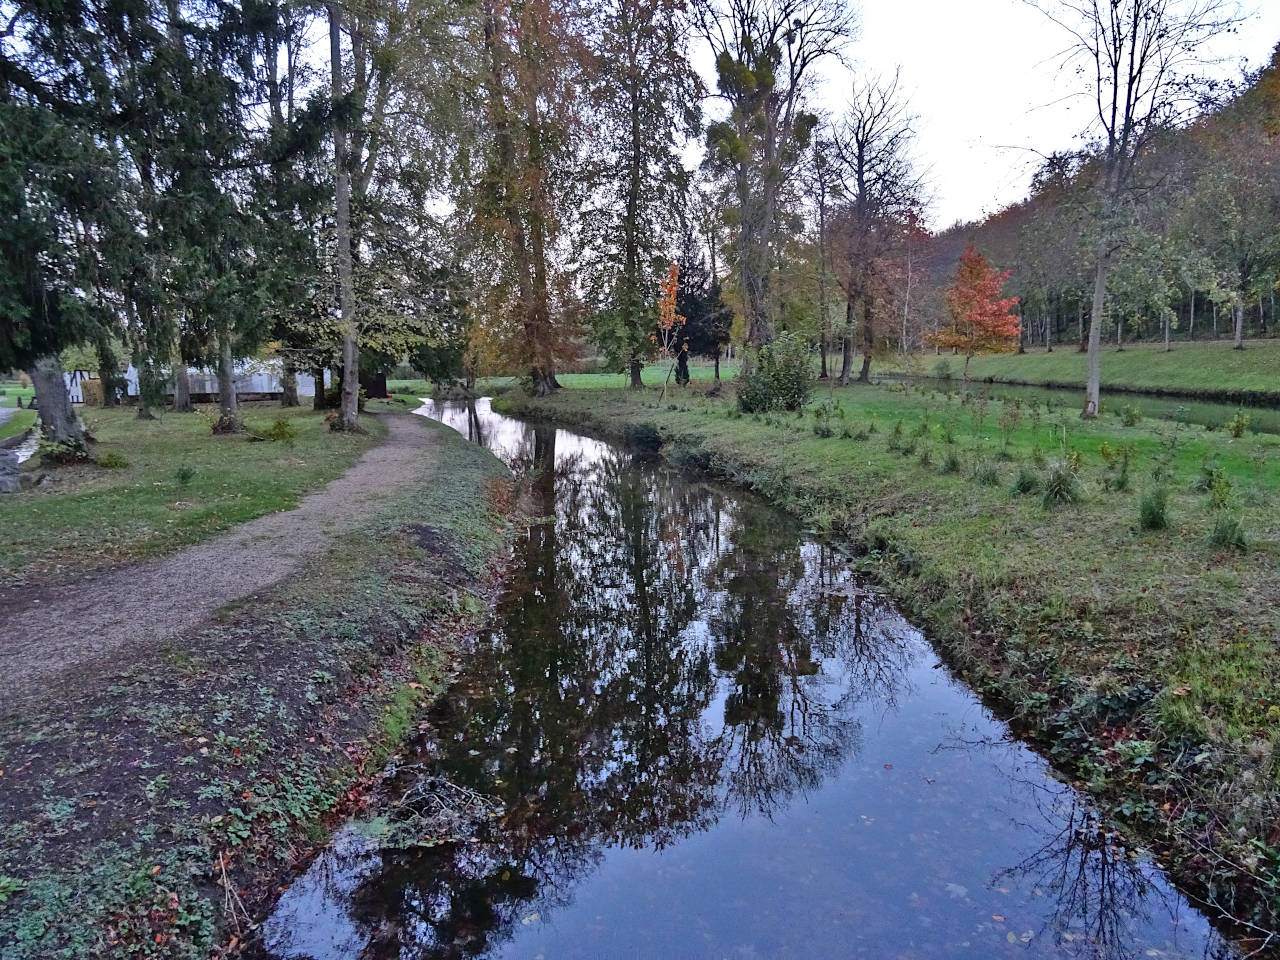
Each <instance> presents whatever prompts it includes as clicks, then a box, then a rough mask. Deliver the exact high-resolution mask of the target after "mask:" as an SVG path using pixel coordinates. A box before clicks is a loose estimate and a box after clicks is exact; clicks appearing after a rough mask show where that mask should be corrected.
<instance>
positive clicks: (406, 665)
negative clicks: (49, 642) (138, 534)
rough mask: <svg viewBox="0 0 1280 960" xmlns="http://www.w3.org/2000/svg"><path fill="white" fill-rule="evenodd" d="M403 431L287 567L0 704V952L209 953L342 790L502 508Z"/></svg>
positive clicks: (306, 843) (379, 762)
mask: <svg viewBox="0 0 1280 960" xmlns="http://www.w3.org/2000/svg"><path fill="white" fill-rule="evenodd" d="M421 429H423V430H424V431H428V430H434V431H438V433H439V440H438V442H437V443H436V444H434V445H433V446H432V447H431V448H430V450H429V451H428V452H427V453H426V454H425V455H424V457H423V461H422V469H421V473H420V475H419V476H418V477H417V478H416V480H415V481H414V482H413V483H411V484H409V485H407V486H405V487H404V488H403V489H402V490H399V491H397V492H396V494H395V495H394V496H392V497H391V498H390V499H389V501H388V502H387V504H386V507H385V509H383V510H382V511H381V512H380V513H379V514H378V515H377V516H376V517H373V518H371V519H370V520H368V521H367V522H366V523H365V524H364V526H363V528H362V529H360V530H358V531H356V532H355V533H352V534H351V535H349V536H345V537H342V538H339V539H336V540H335V541H334V542H333V544H332V550H331V552H329V553H328V554H327V555H325V556H320V557H317V558H316V560H315V562H314V564H313V565H312V566H311V568H310V569H308V570H307V571H306V572H305V574H304V575H301V576H298V577H296V578H294V579H293V580H291V581H289V582H287V583H285V584H283V585H282V586H280V587H278V588H276V589H274V590H272V591H270V592H269V593H267V594H265V595H264V596H262V597H260V598H256V599H253V600H250V601H247V602H245V603H243V604H240V605H237V606H235V607H234V608H232V609H227V610H225V611H224V613H223V615H222V616H221V617H219V618H218V620H217V622H215V623H212V624H210V625H208V626H207V627H205V628H203V629H201V630H199V631H196V632H195V633H193V634H192V635H190V636H186V637H183V638H181V639H180V640H175V641H174V642H173V643H172V644H171V645H170V646H168V647H165V648H163V649H161V650H159V651H157V652H156V653H155V655H154V656H152V657H151V658H150V659H149V661H148V662H147V663H146V664H145V665H143V666H139V667H137V668H134V669H131V670H125V671H121V672H118V673H115V674H108V675H105V676H96V677H93V678H91V679H89V680H86V682H85V683H84V684H83V685H81V686H79V687H78V688H77V689H73V690H67V691H65V692H63V693H61V694H54V695H52V696H51V697H50V698H49V700H48V701H47V702H45V703H44V704H42V706H41V707H40V709H39V711H38V712H35V713H33V712H32V711H31V710H30V709H28V710H25V711H23V712H22V713H21V714H20V715H16V716H4V719H3V722H2V723H0V758H2V759H0V770H2V772H0V778H3V779H2V781H0V782H2V783H3V789H0V958H3V960H35V958H40V960H51V958H80V957H86V956H101V957H129V958H135V957H163V958H179V957H180V958H197V957H201V958H203V957H208V956H211V955H212V956H222V955H224V954H225V953H226V952H227V951H228V950H230V949H231V948H233V947H234V946H236V945H238V944H239V943H241V942H242V941H243V940H245V939H246V938H248V937H249V936H250V933H249V927H250V924H251V922H252V921H255V920H258V919H260V918H261V913H262V911H263V910H264V909H265V908H266V907H267V906H268V905H269V904H270V903H271V902H272V900H273V899H274V896H275V895H276V894H277V893H278V891H279V889H280V885H281V884H284V883H288V879H287V878H288V877H289V876H290V871H291V870H292V869H294V868H296V867H298V866H299V865H300V864H302V863H304V862H305V861H306V859H307V858H308V856H309V855H310V854H311V853H312V852H313V850H314V848H315V846H316V844H317V843H319V842H320V841H322V839H323V838H324V836H325V835H326V833H327V830H328V828H329V827H330V826H331V825H332V824H333V823H334V822H335V820H336V818H338V817H340V816H342V815H343V814H344V813H345V812H349V811H350V810H352V809H354V808H355V807H356V806H357V805H358V804H359V802H360V799H361V796H362V792H363V789H364V787H365V786H367V785H368V783H369V782H370V780H371V778H373V777H374V776H375V775H376V774H377V773H378V772H379V770H380V769H381V767H382V766H383V764H384V763H385V761H386V759H387V758H388V757H389V756H390V754H392V753H393V752H394V751H395V750H396V749H397V748H398V747H399V745H400V744H401V743H403V742H404V741H405V740H406V738H407V737H409V736H411V735H412V734H413V733H414V732H415V730H416V722H417V721H416V717H417V711H418V708H419V707H420V705H421V704H422V702H423V701H425V700H426V699H428V698H430V697H431V696H433V695H434V694H435V693H436V692H438V691H439V690H440V689H441V688H442V687H443V684H444V683H445V682H446V679H447V675H448V673H449V670H450V669H451V666H452V664H453V663H454V660H455V654H456V642H457V639H458V638H459V637H461V636H462V635H464V634H465V633H466V631H467V630H468V629H471V628H472V627H474V626H475V625H477V624H478V623H479V622H480V621H481V620H482V619H483V617H484V616H485V611H486V603H487V601H488V600H489V598H490V592H491V590H492V589H493V587H494V586H495V584H496V579H495V574H496V572H497V571H496V568H495V566H494V564H495V561H496V558H497V557H498V555H499V554H500V553H501V548H502V545H503V543H504V530H505V529H506V523H505V521H504V519H503V515H504V514H505V513H507V512H509V511H510V509H511V504H512V494H511V486H510V481H509V474H508V473H507V471H506V469H505V468H504V467H503V466H502V465H501V464H500V463H499V462H498V461H497V460H496V459H495V458H494V457H492V456H491V455H490V454H489V453H488V452H487V451H485V450H483V449H481V448H479V447H477V446H475V445H473V444H468V443H466V442H465V441H464V440H463V439H462V438H461V437H459V436H457V435H456V434H454V433H453V432H452V431H449V430H447V429H445V428H443V427H439V426H437V425H433V424H428V423H426V422H423V424H422V427H421ZM264 561H267V562H269V558H264ZM4 713H5V711H4V710H3V708H0V716H3V715H4Z"/></svg>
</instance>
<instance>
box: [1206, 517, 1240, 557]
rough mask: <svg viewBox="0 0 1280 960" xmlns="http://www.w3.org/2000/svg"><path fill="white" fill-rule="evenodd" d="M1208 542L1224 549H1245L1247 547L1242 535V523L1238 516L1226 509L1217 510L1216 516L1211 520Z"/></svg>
mask: <svg viewBox="0 0 1280 960" xmlns="http://www.w3.org/2000/svg"><path fill="white" fill-rule="evenodd" d="M1209 542H1210V543H1211V544H1213V545H1214V546H1215V547H1221V548H1222V549H1224V550H1245V549H1247V548H1248V543H1247V542H1246V540H1245V535H1244V524H1242V523H1241V522H1240V519H1239V517H1233V516H1232V515H1231V514H1229V513H1227V512H1226V511H1219V512H1218V516H1217V518H1216V519H1215V520H1214V521H1213V529H1212V530H1210V531H1209Z"/></svg>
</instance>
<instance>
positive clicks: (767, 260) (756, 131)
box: [695, 0, 854, 346]
mask: <svg viewBox="0 0 1280 960" xmlns="http://www.w3.org/2000/svg"><path fill="white" fill-rule="evenodd" d="M695 13H696V16H697V22H698V25H699V28H700V29H701V32H702V34H703V35H704V36H705V37H706V39H707V41H708V42H709V43H710V44H711V49H712V52H713V53H714V54H715V58H716V74H717V88H718V91H719V96H720V97H721V98H722V99H724V100H725V101H727V103H728V104H729V116H728V118H727V119H725V120H723V121H721V122H718V123H713V124H711V125H710V126H709V127H708V129H707V144H708V147H709V156H708V160H709V162H710V163H711V165H712V166H713V167H714V168H715V169H716V170H717V172H719V173H721V174H722V175H724V176H725V177H726V178H727V179H728V180H730V181H731V182H732V184H733V193H734V198H735V201H736V204H737V207H738V209H737V211H735V213H736V220H737V234H738V235H737V238H736V243H735V245H734V251H733V252H734V256H735V259H736V261H737V267H738V274H739V281H740V283H741V286H742V295H743V302H744V305H745V307H746V319H747V324H748V332H747V340H748V341H749V342H750V343H752V344H754V345H756V346H759V345H761V344H765V343H768V342H769V341H771V340H772V339H773V295H772V289H771V284H772V274H773V270H774V266H775V259H776V254H777V248H778V223H779V217H780V208H781V201H782V197H783V193H784V190H785V188H786V187H787V185H788V184H790V183H791V182H792V181H793V180H794V178H795V176H796V173H797V170H798V168H799V166H800V164H801V163H802V161H803V156H804V151H805V147H806V146H807V145H808V142H809V137H810V134H811V133H812V131H813V128H814V126H815V125H816V123H817V118H816V117H815V116H814V115H813V114H812V113H810V112H808V111H807V110H805V95H806V93H807V91H808V89H809V87H810V86H811V84H812V83H813V80H814V77H813V68H814V64H815V63H817V62H818V61H820V60H822V59H824V58H825V57H829V56H836V57H838V56H840V54H841V51H842V50H843V48H844V45H845V43H846V42H847V41H848V40H849V39H850V37H852V35H853V32H854V17H853V13H852V11H851V10H850V9H849V8H848V7H847V6H846V5H845V4H844V3H843V2H841V0H723V2H721V0H698V2H697V4H696V6H695Z"/></svg>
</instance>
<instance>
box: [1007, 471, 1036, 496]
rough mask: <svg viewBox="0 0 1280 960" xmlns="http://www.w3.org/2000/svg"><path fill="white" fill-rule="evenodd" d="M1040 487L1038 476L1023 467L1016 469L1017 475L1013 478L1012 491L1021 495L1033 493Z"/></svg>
mask: <svg viewBox="0 0 1280 960" xmlns="http://www.w3.org/2000/svg"><path fill="white" fill-rule="evenodd" d="M1039 489H1040V478H1039V477H1037V476H1036V475H1035V474H1034V473H1032V472H1031V471H1030V470H1028V469H1027V468H1026V467H1023V468H1022V469H1021V470H1019V471H1018V475H1017V476H1016V477H1014V478H1013V492H1014V493H1017V494H1021V495H1024V496H1025V495H1026V494H1028V493H1035V492H1036V491H1037V490H1039Z"/></svg>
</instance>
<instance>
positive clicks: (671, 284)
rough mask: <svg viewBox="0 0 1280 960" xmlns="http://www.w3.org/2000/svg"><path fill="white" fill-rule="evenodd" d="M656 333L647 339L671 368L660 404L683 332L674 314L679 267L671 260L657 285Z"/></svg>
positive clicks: (678, 315) (673, 368)
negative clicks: (666, 359) (669, 363)
mask: <svg viewBox="0 0 1280 960" xmlns="http://www.w3.org/2000/svg"><path fill="white" fill-rule="evenodd" d="M658 286H659V294H658V332H657V333H656V334H650V336H649V339H650V340H652V341H653V342H654V344H656V345H657V347H658V351H659V353H660V354H661V355H662V356H664V357H669V358H670V360H671V366H670V367H669V368H668V369H667V377H666V379H665V380H663V381H662V393H661V394H660V395H659V396H658V402H659V403H661V402H662V400H663V398H664V397H666V395H667V383H668V382H669V381H670V380H671V372H672V371H673V370H675V368H676V359H677V357H678V355H679V351H680V348H681V342H680V335H681V333H683V332H684V323H685V320H684V317H682V316H680V314H678V313H677V312H676V297H677V296H678V295H679V293H680V266H679V265H678V264H677V263H676V262H675V261H674V260H673V261H671V263H669V264H668V265H667V275H666V276H665V277H663V278H662V280H661V281H660V282H659V284H658Z"/></svg>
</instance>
